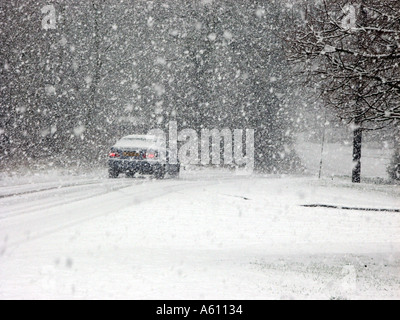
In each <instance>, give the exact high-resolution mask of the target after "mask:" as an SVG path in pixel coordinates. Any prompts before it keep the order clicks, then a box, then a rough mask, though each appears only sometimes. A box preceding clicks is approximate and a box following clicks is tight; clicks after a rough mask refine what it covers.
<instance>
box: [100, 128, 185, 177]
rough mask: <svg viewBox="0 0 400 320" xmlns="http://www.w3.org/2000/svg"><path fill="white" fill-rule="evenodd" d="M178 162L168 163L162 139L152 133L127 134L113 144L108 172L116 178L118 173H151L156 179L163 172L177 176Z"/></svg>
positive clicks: (163, 173) (130, 174)
mask: <svg viewBox="0 0 400 320" xmlns="http://www.w3.org/2000/svg"><path fill="white" fill-rule="evenodd" d="M179 171H180V164H179V162H178V163H169V158H168V153H167V150H166V148H165V146H164V145H163V143H162V141H161V140H160V139H159V138H157V137H156V136H152V135H129V136H125V137H123V138H121V139H120V140H118V141H117V143H116V144H115V145H113V146H112V147H111V149H110V152H109V154H108V173H109V177H110V178H117V177H118V176H119V174H120V173H125V174H126V175H127V176H134V175H135V173H139V174H142V175H153V176H155V177H156V178H158V179H162V178H164V176H165V174H169V175H172V176H178V175H179Z"/></svg>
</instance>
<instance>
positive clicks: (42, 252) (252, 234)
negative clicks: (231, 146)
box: [0, 170, 400, 299]
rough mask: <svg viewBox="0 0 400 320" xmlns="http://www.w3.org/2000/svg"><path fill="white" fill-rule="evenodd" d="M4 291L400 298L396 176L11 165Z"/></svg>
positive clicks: (5, 181)
mask: <svg viewBox="0 0 400 320" xmlns="http://www.w3.org/2000/svg"><path fill="white" fill-rule="evenodd" d="M0 185H1V187H0V299H290V298H294V299H313V298H316V299H363V298H368V299H399V298H400V213H396V212H379V211H359V210H340V209H331V208H319V207H316V208H309V207H303V206H302V205H304V204H331V205H341V206H349V207H361V208H386V209H400V186H394V185H383V184H380V185H374V184H365V183H362V184H360V185H352V184H351V183H349V182H348V179H343V178H335V179H334V180H332V179H328V178H326V179H321V180H318V179H317V178H315V177H281V176H265V175H253V176H245V175H236V174H234V173H232V172H226V171H221V170H190V171H183V172H182V174H181V177H180V178H179V179H166V180H164V181H158V180H152V179H141V178H136V179H127V178H124V177H121V178H120V179H116V180H109V179H107V177H106V172H105V171H104V170H100V171H95V170H94V171H92V172H91V173H89V174H87V175H75V176H72V175H65V174H64V173H63V174H57V173H56V172H55V173H52V174H37V175H30V176H25V177H20V178H18V177H16V176H14V177H11V178H6V177H4V176H3V178H2V180H1V183H0Z"/></svg>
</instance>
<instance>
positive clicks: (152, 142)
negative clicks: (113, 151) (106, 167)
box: [114, 134, 165, 150]
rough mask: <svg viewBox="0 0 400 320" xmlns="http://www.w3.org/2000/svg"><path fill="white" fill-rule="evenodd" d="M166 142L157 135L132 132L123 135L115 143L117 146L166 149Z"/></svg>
mask: <svg viewBox="0 0 400 320" xmlns="http://www.w3.org/2000/svg"><path fill="white" fill-rule="evenodd" d="M164 144H165V142H164V141H162V139H160V138H159V137H157V136H155V135H138V134H132V135H128V136H125V137H122V138H121V139H120V140H118V141H117V143H116V144H115V145H114V147H115V148H150V149H158V150H161V149H165V146H164Z"/></svg>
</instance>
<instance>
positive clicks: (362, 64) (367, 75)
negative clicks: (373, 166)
mask: <svg viewBox="0 0 400 320" xmlns="http://www.w3.org/2000/svg"><path fill="white" fill-rule="evenodd" d="M299 9H300V12H301V18H300V19H297V20H296V22H295V24H294V28H293V29H292V31H290V33H288V34H287V35H286V43H287V52H288V55H289V59H290V60H291V61H293V62H295V63H296V64H298V65H299V66H301V67H299V70H301V74H302V75H303V76H304V75H305V76H306V77H305V79H306V81H307V83H308V84H309V85H311V86H312V87H313V88H316V89H317V92H318V93H319V94H320V97H321V99H322V101H323V102H324V104H325V105H326V106H327V107H332V108H334V110H335V111H336V112H337V114H338V116H339V117H340V118H341V119H342V120H345V121H346V122H348V123H349V124H351V125H352V126H353V131H354V141H353V146H354V147H353V161H354V169H353V174H352V181H353V182H360V172H361V143H362V132H363V131H364V130H377V129H380V128H383V127H385V126H388V125H395V126H396V125H398V123H399V119H400V76H399V75H400V42H399V39H400V2H399V1H397V0H385V1H377V0H362V1H358V2H354V3H351V2H348V1H346V0H330V1H326V0H323V1H321V2H320V3H319V4H317V5H315V4H314V2H312V3H311V1H307V0H306V1H302V3H301V4H300V6H299Z"/></svg>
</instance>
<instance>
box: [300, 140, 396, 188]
mask: <svg viewBox="0 0 400 320" xmlns="http://www.w3.org/2000/svg"><path fill="white" fill-rule="evenodd" d="M321 147H322V146H321V144H318V143H313V142H307V141H304V139H302V138H300V139H299V140H298V141H297V144H296V152H297V154H298V155H299V156H300V158H301V160H302V162H303V165H304V166H305V167H306V173H308V174H311V175H314V176H318V174H319V169H320V161H321ZM393 152H394V150H393V148H390V147H389V146H388V145H383V146H380V148H376V145H374V144H372V143H368V142H366V143H364V146H363V149H362V159H361V176H362V178H364V179H366V180H369V179H372V180H373V179H375V181H377V178H379V179H378V180H388V174H387V166H388V165H389V163H390V159H391V157H392V154H393ZM352 168H353V162H352V145H351V143H346V144H344V143H325V144H324V146H323V152H322V170H321V175H322V176H323V177H331V178H334V177H337V176H339V177H345V176H347V177H349V176H351V171H352Z"/></svg>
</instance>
